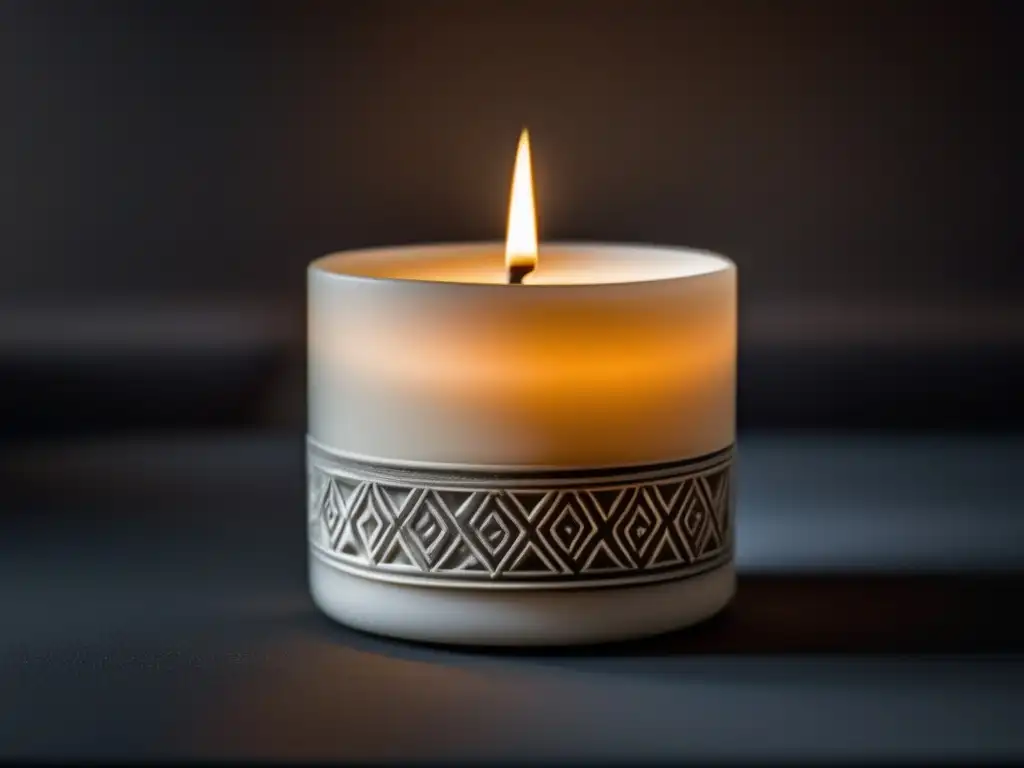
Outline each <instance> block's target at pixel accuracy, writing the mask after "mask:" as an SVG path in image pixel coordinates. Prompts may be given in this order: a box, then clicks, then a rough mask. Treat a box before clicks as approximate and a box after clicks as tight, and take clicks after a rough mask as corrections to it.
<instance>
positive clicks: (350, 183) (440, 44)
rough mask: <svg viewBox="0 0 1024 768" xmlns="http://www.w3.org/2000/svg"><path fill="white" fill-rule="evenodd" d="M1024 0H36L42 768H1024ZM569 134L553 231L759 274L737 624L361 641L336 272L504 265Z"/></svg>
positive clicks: (746, 401) (24, 607)
mask: <svg viewBox="0 0 1024 768" xmlns="http://www.w3.org/2000/svg"><path fill="white" fill-rule="evenodd" d="M1013 8H1014V4H1013V3H1009V2H1007V3H993V2H962V3H957V4H954V3H942V2H921V3H910V2H881V0H879V1H878V2H869V1H867V0H865V1H864V2H850V1H848V0H830V1H829V2H800V3H797V2H767V1H759V2H755V1H754V0H750V2H730V1H729V0H716V1H714V2H711V1H708V2H684V1H683V0H679V1H678V2H647V1H639V0H633V1H632V2H627V1H626V0H622V2H617V3H610V2H600V1H598V0H592V1H590V2H578V1H576V0H550V1H549V2H530V1H527V0H522V1H520V2H496V1H491V0H477V1H476V2H458V3H456V2H426V1H423V2H406V3H400V2H362V3H356V2H351V0H336V1H335V2H287V1H286V0H279V1H277V2H217V3H213V2H159V3H158V2H128V1H125V2H70V1H69V2H47V1H44V0H17V1H15V0H0V109H2V118H0V267H2V271H0V606H3V614H2V617H0V712H2V713H3V716H2V717H0V761H2V760H4V759H11V758H13V759H15V760H17V759H18V758H21V759H22V760H29V761H35V762H38V761H40V760H43V761H53V760H55V759H56V760H60V759H62V758H64V759H66V758H71V759H72V760H78V761H81V760H89V761H92V762H98V763H103V762H109V761H110V760H115V759H116V760H136V761H137V760H139V759H143V760H145V759H147V758H151V759H156V760H164V761H166V760H167V759H169V758H170V759H173V758H174V757H184V758H192V759H194V758H197V757H198V758H200V759H209V758H210V757H221V758H227V759H229V760H230V759H234V760H238V759H241V760H248V759H258V760H260V761H263V762H265V761H268V760H271V761H273V760H280V761H284V762H287V763H289V764H294V763H295V761H296V760H300V761H302V760H308V759H310V758H312V759H317V760H323V759H326V760H328V761H333V762H338V761H343V760H359V759H361V758H362V759H366V758H369V759H380V758H382V757H383V758H386V757H391V758H394V759H397V760H399V761H401V762H403V763H409V762H411V761H412V760H415V759H420V760H428V761H429V760H434V761H435V762H439V763H443V764H454V763H455V761H458V760H463V761H465V762H466V763H467V764H469V765H480V764H483V763H484V762H485V761H487V760H491V759H499V760H505V761H508V759H509V758H512V760H513V761H514V762H515V761H518V762H523V761H524V760H525V761H527V762H529V761H530V759H531V758H535V761H539V762H541V763H548V762H552V763H555V764H558V763H566V762H572V761H578V762H588V761H589V762H597V761H603V762H607V761H608V760H614V759H615V758H621V759H623V760H624V761H625V762H629V763H630V764H633V763H635V762H637V761H638V760H647V761H658V760H661V761H663V762H666V763H668V764H673V765H675V764H680V763H682V762H685V761H687V760H689V762H693V760H694V758H698V759H700V758H709V759H726V760H733V761H738V762H742V763H744V764H752V763H754V762H755V761H758V760H761V761H769V762H774V763H775V764H778V763H792V762H793V761H794V760H797V759H799V760H802V761H805V762H806V761H807V760H808V759H810V760H811V761H812V762H813V761H814V758H815V757H820V758H822V762H825V761H826V760H840V761H845V762H851V761H854V762H857V761H860V760H863V759H864V758H867V760H871V759H872V758H877V759H878V760H879V762H885V763H889V762H892V761H894V760H896V759H900V758H902V759H915V760H917V762H936V761H940V760H941V761H948V760H949V759H950V758H951V757H952V758H953V759H955V758H956V757H964V758H965V762H968V763H971V764H981V763H982V762H984V761H985V760H1002V761H1004V762H1006V761H1010V762H1020V758H1021V756H1024V732H1022V730H1021V728H1020V723H1019V720H1020V716H1019V713H1020V712H1021V711H1024V702H1022V697H1024V656H1022V655H1021V650H1022V649H1024V632H1022V630H1021V628H1020V621H1019V616H1017V613H1019V610H1017V606H1019V605H1021V604H1022V600H1024V577H1022V574H1024V555H1022V553H1024V550H1022V549H1021V542H1022V541H1024V515H1022V514H1021V512H1022V509H1024V503H1022V499H1024V474H1022V473H1021V471H1020V467H1021V458H1022V456H1024V397H1022V392H1024V366H1022V365H1021V361H1022V360H1024V356H1022V354H1021V353H1022V351H1024V307H1022V306H1021V301H1020V297H1021V296H1022V295H1024V293H1022V289H1024V266H1022V264H1024V260H1022V259H1021V253H1020V251H1021V244H1022V224H1021V217H1020V215H1019V214H1018V209H1019V203H1018V202H1017V201H1019V200H1022V199H1024V195H1022V189H1021V187H1022V184H1021V181H1022V178H1024V174H1022V170H1024V169H1022V156H1024V153H1022V151H1021V150H1022V141H1024V139H1022V137H1024V130H1022V129H1024V121H1022V120H1021V97H1020V94H1021V93H1024V88H1022V87H1021V86H1022V82H1021V81H1022V77H1021V75H1022V64H1024V53H1022V49H1024V45H1022V44H1021V36H1020V25H1019V24H1016V23H1015V21H1016V16H1017V15H1019V11H1018V12H1017V14H1014V12H1013ZM524 125H526V126H528V127H529V128H530V131H531V136H532V142H533V151H534V172H535V178H536V181H537V198H538V204H539V207H540V214H541V219H540V234H541V236H542V238H544V239H547V240H555V239H594V240H603V241H648V242H658V243H666V244H676V245H689V246H695V247H700V248H708V249H714V250H718V251H721V252H723V253H725V254H727V255H729V256H730V257H732V258H733V259H734V260H735V261H736V262H737V264H738V265H739V270H740V286H741V288H740V304H741V315H740V326H741V335H740V378H739V427H740V436H739V441H738V444H739V467H740V470H739V471H738V472H737V498H738V500H739V502H738V505H737V510H736V512H737V517H736V520H737V549H736V566H737V569H738V572H739V574H740V577H739V578H740V580H739V584H740V586H739V589H738V592H737V597H736V600H735V601H734V602H733V604H732V605H731V606H730V608H728V609H727V610H726V611H725V612H723V613H722V614H721V615H719V616H718V617H716V618H715V619H713V620H712V621H710V622H707V623H706V624H704V625H702V626H701V627H697V628H693V629H691V630H688V631H686V632H680V633H674V634H670V635H668V636H665V637H662V638H655V639H652V640H649V641H642V642H638V643H630V644H625V645H620V646H613V647H608V648H602V649H586V650H578V649H570V650H569V651H566V652H564V653H551V652H548V653H533V654H526V653H522V652H511V653H508V654H494V653H485V654H481V653H479V652H475V651H472V650H470V651H453V650H444V649H434V648H423V647H416V646H410V645H408V644H403V643H399V642H397V641H395V642H393V641H387V640H382V639H379V638H371V637H368V636H363V635H359V634H358V633H356V632H354V631H351V630H348V629H346V628H344V627H341V626H338V625H335V624H333V623H332V622H330V621H329V620H328V619H326V618H325V617H324V616H322V615H320V614H319V613H318V612H317V611H316V610H315V608H314V607H313V605H312V603H311V601H310V598H309V593H308V589H307V583H306V581H307V575H306V567H307V561H306V541H305V529H304V526H303V525H299V524H297V521H298V520H299V519H301V518H302V517H303V514H304V513H303V512H302V510H303V509H304V505H305V499H306V496H307V491H306V488H305V487H304V483H305V474H304V471H303V460H304V456H303V450H304V446H303V441H302V433H303V431H304V428H305V398H304V353H305V350H304V342H305V326H304V312H305V295H304V291H305V267H306V265H307V263H308V262H309V261H311V260H312V259H314V258H316V257H318V256H320V255H322V254H324V253H326V252H329V251H333V250H339V249H344V248H349V247H356V246H370V245H392V244H401V243H411V242H418V241H430V240H437V241H451V240H465V239H500V238H502V237H503V235H504V229H505V223H506V215H507V206H508V200H507V194H508V188H509V182H510V174H511V171H512V163H513V155H514V150H515V143H516V139H517V137H518V133H519V131H520V129H521V127H522V126H524ZM424 354H425V355H429V350H424ZM1014 758H1017V759H1016V760H1014Z"/></svg>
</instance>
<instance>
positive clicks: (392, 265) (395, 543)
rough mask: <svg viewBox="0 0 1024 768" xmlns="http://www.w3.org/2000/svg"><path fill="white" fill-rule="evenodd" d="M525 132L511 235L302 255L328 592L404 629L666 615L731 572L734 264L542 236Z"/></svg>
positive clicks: (542, 631) (641, 625) (563, 627)
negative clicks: (307, 261)
mask: <svg viewBox="0 0 1024 768" xmlns="http://www.w3.org/2000/svg"><path fill="white" fill-rule="evenodd" d="M530 176H531V174H530V156H529V142H528V138H527V136H526V134H525V132H524V134H523V137H522V138H521V140H520V145H519V150H518V152H517V155H516V164H515V169H514V171H513V184H512V194H511V202H510V207H509V229H508V232H507V236H506V241H505V243H468V244H457V245H444V244H441V245H424V246H414V247H401V248H392V249H374V250H364V251H349V252H343V253H336V254H331V255H328V256H325V257H323V258H321V259H319V260H317V261H315V262H313V264H311V265H310V268H309V270H308V291H309V307H308V311H309V316H308V320H309V342H308V344H309V346H308V372H309V378H308V386H309V398H308V407H309V430H308V431H309V435H308V438H309V439H308V451H309V484H310V489H309V490H310V500H309V513H310V517H309V534H310V552H311V557H310V579H311V589H312V593H313V596H314V599H315V601H316V602H317V604H318V605H319V606H320V608H321V609H322V610H324V611H325V612H326V613H327V614H328V615H330V616H332V617H334V618H336V619H338V620H340V621H343V622H346V623H348V624H351V625H354V626H357V627H360V628H363V629H368V630H371V631H376V632H380V633H384V634H390V635H395V636H400V637H408V638H412V639H423V640H433V641H442V642H456V643H460V642H461V643H485V644H519V643H523V644H551V643H578V642H596V641H603V640H614V639H620V638H626V637H635V636H640V635H646V634H651V633H655V632H662V631H667V630H669V629H673V628H676V627H680V626H685V625H687V624H691V623H693V622H695V621H699V620H701V619H703V618H705V617H707V616H709V615H711V614H713V613H714V612H716V611H718V610H719V609H720V608H722V607H723V606H724V605H725V604H726V603H727V602H728V601H729V599H730V598H731V596H732V594H733V591H734V583H735V576H734V571H733V568H732V549H733V530H732V494H731V455H732V445H733V441H734V432H735V429H734V403H735V367H736V366H735V360H736V268H735V266H734V265H733V264H732V262H730V261H729V260H727V259H725V258H723V257H721V256H718V255H715V254H711V253H707V252H700V251H693V250H684V249H678V248H662V247H653V246H633V245H610V244H588V243H578V244H575V243H562V244H542V245H541V246H540V247H539V248H538V246H537V237H536V224H535V214H534V202H533V192H532V181H531V177H530Z"/></svg>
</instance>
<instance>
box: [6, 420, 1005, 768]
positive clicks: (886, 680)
mask: <svg viewBox="0 0 1024 768" xmlns="http://www.w3.org/2000/svg"><path fill="white" fill-rule="evenodd" d="M1022 456H1024V441H1022V440H1015V439H1009V438H1001V439H995V438H971V439H968V438H952V437H949V438H939V437H922V438H907V437H904V438H895V437H890V438H882V437H878V438H865V437H860V438H853V437H841V436H835V435H826V436H819V437H813V436H799V435H792V436H776V437H767V436H765V437H747V438H744V439H741V441H740V483H741V484H740V497H739V498H740V509H739V532H740V538H739V552H738V560H739V564H740V568H741V574H742V576H741V584H740V592H739V596H738V599H737V601H736V603H735V605H734V606H733V607H732V608H731V609H730V611H728V612H727V614H725V615H724V616H722V617H720V618H719V619H717V620H715V621H713V622H711V623H710V624H708V625H705V626H704V627H701V628H698V629H696V630H694V631H691V632H687V633H680V634H677V635H672V636H667V637H664V638H658V639H655V640H651V641H647V642H642V643H634V644H626V645H620V646H614V647H606V648H595V649H590V650H575V651H566V652H560V653H531V654H516V653H504V654H491V653H485V652H474V651H458V652H456V651H449V650H445V649H436V648H429V647H425V646H413V645H407V644H403V643H398V642H391V641H384V640H378V639H376V638H371V637H368V636H365V635H360V634H358V633H355V632H351V631H349V630H346V629H344V628H342V627H338V626H336V625H334V624H332V623H330V622H329V621H327V620H326V619H324V618H322V617H321V616H319V614H317V613H316V612H315V611H314V609H313V607H312V605H311V603H310V601H309V599H308V597H307V594H306V592H305V550H304V543H303V533H304V529H303V526H302V524H301V520H302V514H301V510H302V504H303V500H304V491H303V478H304V473H303V468H302V443H301V440H300V439H298V438H297V437H281V438H272V437H246V436H241V435H238V436H220V437H209V438H205V439H197V438H187V437H183V438H180V439H168V438H161V439H153V440H143V439H139V440H134V441H127V440H120V441H117V442H114V441H108V442H102V441H100V442H93V443H89V444H85V443H67V444H64V445H58V444H55V443H47V444H40V445H38V446H36V447H34V448H30V447H20V448H10V449H7V452H6V453H5V455H4V456H3V457H2V464H0V468H2V469H0V471H2V472H3V481H4V483H3V487H4V488H5V497H4V498H3V510H4V516H3V517H2V518H0V524H2V525H3V529H2V531H0V533H2V539H0V540H2V542H3V544H2V546H3V557H2V559H0V605H2V606H3V607H4V619H3V623H2V629H0V711H2V712H3V716H2V717H0V757H4V758H15V757H21V758H35V759H59V758H78V759H96V760H102V759H113V758H133V757H139V758H151V759H152V758H183V757H197V758H218V757H226V758H246V759H248V758H262V759H281V760H284V759H316V758H333V759H361V758H396V759H402V760H412V759H416V758H423V759H427V760H450V759H462V758H464V759H467V760H469V759H474V760H475V759H480V760H488V759H503V760H514V761H523V760H530V759H535V758H538V759H539V758H546V759H551V760H555V759H589V760H598V759H620V758H621V759H627V758H631V759H645V758H647V759H663V760H676V759H681V758H703V759H710V758H723V759H743V760H745V761H749V760H759V759H763V760H768V761H777V760H791V759H797V758H803V759H825V758H833V757H837V758H851V759H854V758H856V759H870V758H890V759H898V758H901V757H906V758H914V759H937V758H946V759H966V758H971V759H983V758H1016V759H1021V758H1022V757H1024V732H1022V729H1021V728H1020V727H1019V723H1020V717H1019V713H1020V712H1021V711H1024V657H1022V656H1021V654H1020V651H1021V650H1022V649H1024V633H1022V631H1021V630H1020V629H1019V628H1017V621H1016V617H1014V616H1013V615H1012V613H1013V612H1012V610H1010V608H1011V607H1014V606H1019V605H1020V604H1021V601H1020V598H1021V597H1022V596H1024V590H1022V585H1024V578H1022V573H1024V557H1022V554H1024V553H1022V551H1021V550H1022V542H1024V521H1022V514H1024V510H1022V506H1024V501H1022V500H1024V478H1022V476H1021V473H1020V472H1019V470H1018V467H1019V465H1020V458H1021V457H1022Z"/></svg>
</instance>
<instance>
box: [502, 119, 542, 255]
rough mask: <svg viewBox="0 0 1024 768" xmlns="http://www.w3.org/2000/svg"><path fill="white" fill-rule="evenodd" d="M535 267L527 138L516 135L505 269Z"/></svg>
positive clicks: (534, 221) (531, 190) (535, 235)
mask: <svg viewBox="0 0 1024 768" xmlns="http://www.w3.org/2000/svg"><path fill="white" fill-rule="evenodd" d="M536 266H537V214H536V212H535V211H534V207H533V174H532V172H531V169H530V134H529V132H528V131H527V130H526V129H525V128H524V129H523V132H522V133H521V134H520V135H519V148H518V149H517V150H516V165H515V170H514V171H513V172H512V195H511V200H510V202H509V206H508V234H507V235H506V237H505V267H506V268H507V269H508V270H509V272H510V273H511V272H512V271H514V270H515V271H519V272H521V273H526V272H531V271H532V270H533V269H534V268H535V267H536Z"/></svg>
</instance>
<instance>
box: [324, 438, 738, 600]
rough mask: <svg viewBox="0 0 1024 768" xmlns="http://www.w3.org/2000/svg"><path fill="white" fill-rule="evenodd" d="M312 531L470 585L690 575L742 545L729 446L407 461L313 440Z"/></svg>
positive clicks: (368, 566) (349, 555) (333, 546)
mask: <svg viewBox="0 0 1024 768" xmlns="http://www.w3.org/2000/svg"><path fill="white" fill-rule="evenodd" d="M308 470H309V517H308V524H309V538H310V544H311V547H312V549H313V552H314V553H315V554H316V555H317V556H319V557H322V558H324V559H325V560H327V561H329V562H331V563H333V564H334V565H336V566H337V567H339V568H342V569H344V570H348V571H352V572H355V573H359V574H360V575H364V576H368V577H371V578H383V579H387V580H393V581H404V582H416V583H427V582H436V583H441V584H445V585H459V586H474V585H481V586H482V585H486V586H492V587H493V586H499V585H501V586H531V587H539V586H545V585H547V586H563V587H564V586H582V585H584V583H586V584H587V585H593V586H597V585H599V584H621V583H633V582H648V581H657V580H663V579H672V578H679V577H683V576H687V575H691V574H693V573H697V572H702V571H704V570H707V569H709V568H711V567H715V566H717V565H720V564H721V563H723V562H725V561H728V560H729V559H731V557H732V549H733V540H732V538H733V537H732V518H733V513H732V507H733V494H732V489H731V485H732V483H731V479H732V478H731V473H732V449H731V448H728V449H726V450H724V451H721V452H719V453H716V454H713V455H711V456H708V457H704V458H701V459H696V460H691V461H686V462H678V463H674V464H668V465H658V466H655V467H647V468H635V467H634V468H628V469H623V470H618V471H615V470H601V471H599V472H562V473H558V472H552V473H545V474H536V475H529V474H524V473H508V474H507V475H494V474H478V473H447V472H433V471H429V472H422V471H415V472H414V471H406V470H400V469H394V468H388V467H381V466H376V465H368V464H363V463H359V462H353V461H350V460H347V459H344V458H341V457H339V456H337V455H335V454H332V453H331V452H329V451H326V450H325V449H324V448H322V447H321V446H317V445H315V444H311V446H310V449H309V453H308Z"/></svg>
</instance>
